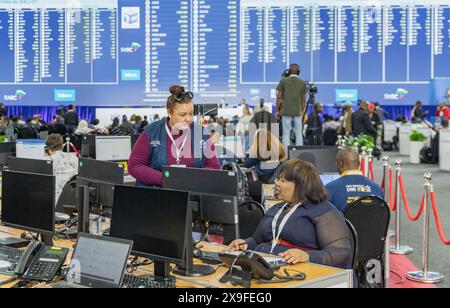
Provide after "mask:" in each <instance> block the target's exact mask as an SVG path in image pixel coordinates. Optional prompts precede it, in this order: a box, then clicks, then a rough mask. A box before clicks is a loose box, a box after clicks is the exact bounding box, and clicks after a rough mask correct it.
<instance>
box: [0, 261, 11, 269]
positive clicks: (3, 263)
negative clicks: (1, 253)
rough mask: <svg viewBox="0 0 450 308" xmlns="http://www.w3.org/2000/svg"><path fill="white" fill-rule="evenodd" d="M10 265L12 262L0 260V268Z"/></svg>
mask: <svg viewBox="0 0 450 308" xmlns="http://www.w3.org/2000/svg"><path fill="white" fill-rule="evenodd" d="M11 265H12V264H11V263H9V262H7V261H0V268H10V267H11Z"/></svg>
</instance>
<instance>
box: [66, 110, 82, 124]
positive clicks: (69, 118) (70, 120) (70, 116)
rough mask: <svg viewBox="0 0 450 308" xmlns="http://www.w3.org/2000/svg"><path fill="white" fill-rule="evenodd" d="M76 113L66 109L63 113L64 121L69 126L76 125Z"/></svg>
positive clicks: (77, 120)
mask: <svg viewBox="0 0 450 308" xmlns="http://www.w3.org/2000/svg"><path fill="white" fill-rule="evenodd" d="M78 122H79V119H78V114H77V113H76V112H74V111H68V112H67V113H66V114H65V115H64V123H65V124H66V125H69V126H78Z"/></svg>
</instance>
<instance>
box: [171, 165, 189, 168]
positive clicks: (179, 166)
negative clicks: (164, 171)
mask: <svg viewBox="0 0 450 308" xmlns="http://www.w3.org/2000/svg"><path fill="white" fill-rule="evenodd" d="M170 167H175V168H187V166H186V165H170Z"/></svg>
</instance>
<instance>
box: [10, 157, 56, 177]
mask: <svg viewBox="0 0 450 308" xmlns="http://www.w3.org/2000/svg"><path fill="white" fill-rule="evenodd" d="M8 167H9V170H11V171H19V172H29V173H37V174H47V175H53V162H52V161H50V160H37V159H28V158H17V157H9V158H8Z"/></svg>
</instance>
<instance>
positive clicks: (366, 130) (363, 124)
mask: <svg viewBox="0 0 450 308" xmlns="http://www.w3.org/2000/svg"><path fill="white" fill-rule="evenodd" d="M352 129H353V135H354V136H359V135H360V134H364V135H369V136H373V137H376V135H377V130H376V129H375V127H373V125H372V122H371V121H370V116H369V113H368V112H367V111H364V110H362V109H359V110H358V111H356V112H355V113H353V116H352Z"/></svg>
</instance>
